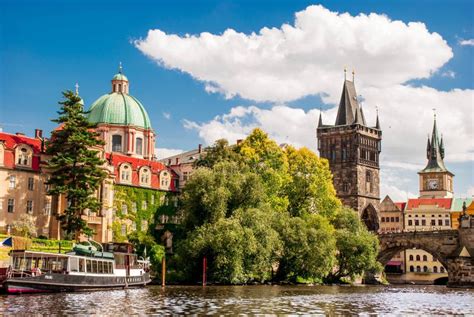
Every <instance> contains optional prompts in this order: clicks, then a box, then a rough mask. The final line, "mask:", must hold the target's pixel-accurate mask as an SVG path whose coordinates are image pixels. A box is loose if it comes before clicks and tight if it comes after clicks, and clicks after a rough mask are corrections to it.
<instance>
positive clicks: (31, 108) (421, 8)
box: [0, 0, 474, 201]
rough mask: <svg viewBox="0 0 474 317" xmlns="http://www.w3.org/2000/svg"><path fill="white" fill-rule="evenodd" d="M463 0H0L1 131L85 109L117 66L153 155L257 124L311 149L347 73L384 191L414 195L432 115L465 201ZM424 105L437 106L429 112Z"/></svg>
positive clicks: (471, 158) (469, 28)
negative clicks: (73, 99) (63, 110)
mask: <svg viewBox="0 0 474 317" xmlns="http://www.w3.org/2000/svg"><path fill="white" fill-rule="evenodd" d="M473 12H474V4H473V3H472V1H436V0H432V1H405V0H402V1H322V2H312V1H140V0H138V1H121V0H117V1H74V0H71V1H59V0H56V1H52V0H43V1H41V2H39V1H21V0H14V1H13V0H0V127H1V128H2V129H3V131H5V132H10V133H15V132H24V133H26V134H27V135H32V134H33V131H34V129H35V128H39V129H43V130H44V131H45V133H46V134H48V133H49V131H51V130H52V129H53V128H54V127H55V125H54V123H52V122H51V121H50V120H51V119H53V118H55V117H56V111H57V110H58V104H57V102H58V101H59V100H60V99H61V91H64V90H66V89H71V90H73V89H74V85H75V83H76V82H77V83H79V86H80V88H79V92H80V95H81V97H82V98H83V99H84V101H85V105H86V106H90V105H91V104H92V103H93V102H94V101H95V100H96V99H97V98H98V97H100V96H101V95H103V94H106V93H108V92H110V89H111V86H110V79H111V78H112V76H113V75H114V74H115V73H116V72H117V69H118V64H119V62H122V64H123V70H124V73H125V74H126V75H127V77H128V78H129V80H130V94H132V95H133V96H135V97H136V98H138V99H139V100H140V101H141V102H142V104H143V105H144V106H145V108H146V109H147V111H148V114H149V116H150V119H151V122H152V126H153V128H154V130H155V132H156V133H157V135H158V137H157V144H156V147H157V153H158V155H159V156H160V157H164V156H167V155H171V154H174V153H178V152H179V151H183V150H189V149H193V148H196V147H197V145H198V144H200V143H202V144H204V145H210V144H212V143H213V142H214V141H215V140H216V139H219V138H227V139H229V141H231V142H235V141H236V140H237V139H241V138H244V137H245V135H247V134H248V133H249V132H250V131H251V130H252V129H253V128H255V127H260V128H262V129H264V130H265V131H266V132H268V133H269V134H270V136H271V137H272V138H274V139H275V140H277V142H279V143H290V144H293V145H295V146H298V147H301V146H306V147H308V148H310V149H312V150H316V144H317V143H316V125H317V119H318V117H319V114H320V111H322V117H323V122H324V123H326V124H333V122H334V120H335V116H336V111H337V104H338V102H339V98H340V94H341V89H342V84H343V79H344V73H343V69H344V68H347V70H348V72H347V74H348V77H349V79H352V74H351V72H352V70H354V71H355V86H356V89H357V93H358V94H359V95H360V96H361V98H360V99H361V100H363V102H362V105H363V108H364V114H365V117H366V119H367V121H368V124H372V125H374V124H375V113H376V109H378V111H379V116H380V122H381V126H382V131H383V141H382V153H381V195H382V198H383V197H384V196H385V195H386V194H389V195H390V196H391V197H392V198H393V199H394V200H396V201H403V200H406V199H407V198H409V197H416V196H417V195H418V175H417V172H418V171H419V170H420V169H422V168H423V167H424V165H425V164H426V154H425V147H426V138H427V134H428V133H430V132H431V130H432V126H433V116H434V112H436V116H437V124H438V128H439V132H440V133H441V134H443V137H444V143H445V148H446V158H445V163H446V165H447V168H448V169H449V170H450V171H451V172H453V173H454V174H455V179H454V190H455V195H456V196H458V197H466V196H472V195H474V181H473V179H474V141H473V140H474V131H473V130H474V128H473V126H474V110H473V105H474V90H473V89H474V87H473V86H474V77H473V71H474V64H473V60H474V26H473V21H474V16H473V14H474V13H473ZM433 109H435V110H433Z"/></svg>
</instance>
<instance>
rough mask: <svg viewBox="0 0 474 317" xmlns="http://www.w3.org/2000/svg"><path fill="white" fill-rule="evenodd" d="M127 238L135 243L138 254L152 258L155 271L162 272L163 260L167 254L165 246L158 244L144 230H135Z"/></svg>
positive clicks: (151, 261)
mask: <svg viewBox="0 0 474 317" xmlns="http://www.w3.org/2000/svg"><path fill="white" fill-rule="evenodd" d="M127 238H128V241H129V242H131V243H132V244H133V246H134V249H135V250H136V252H137V254H138V255H140V256H143V257H144V258H148V257H149V258H150V263H151V267H152V269H153V271H154V272H160V267H161V260H162V259H163V257H164V256H165V247H164V246H162V245H160V244H158V243H157V242H156V240H155V238H154V237H153V236H152V235H151V234H149V233H147V232H143V231H134V232H132V233H131V234H129V235H128V236H127Z"/></svg>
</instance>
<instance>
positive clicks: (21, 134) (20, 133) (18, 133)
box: [15, 132, 25, 136]
mask: <svg viewBox="0 0 474 317" xmlns="http://www.w3.org/2000/svg"><path fill="white" fill-rule="evenodd" d="M15 134H16V135H19V136H25V134H24V133H23V132H17V133H15Z"/></svg>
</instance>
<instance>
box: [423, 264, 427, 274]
mask: <svg viewBox="0 0 474 317" xmlns="http://www.w3.org/2000/svg"><path fill="white" fill-rule="evenodd" d="M423 272H425V273H426V272H428V267H427V266H426V265H425V266H423Z"/></svg>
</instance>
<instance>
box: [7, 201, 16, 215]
mask: <svg viewBox="0 0 474 317" xmlns="http://www.w3.org/2000/svg"><path fill="white" fill-rule="evenodd" d="M14 209H15V199H13V198H9V199H8V212H9V213H12V212H13V210H14Z"/></svg>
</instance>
